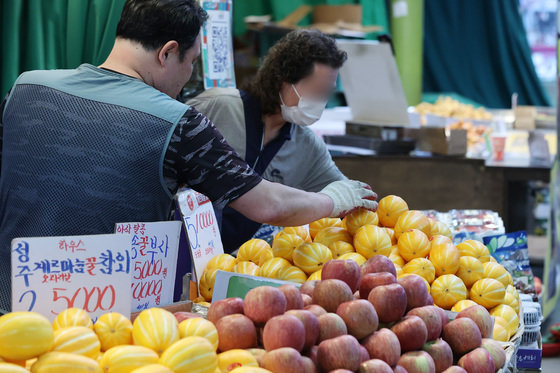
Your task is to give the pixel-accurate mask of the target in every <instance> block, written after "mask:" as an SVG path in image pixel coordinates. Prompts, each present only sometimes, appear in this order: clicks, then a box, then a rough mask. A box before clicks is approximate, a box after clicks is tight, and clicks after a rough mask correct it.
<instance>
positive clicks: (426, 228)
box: [394, 210, 431, 239]
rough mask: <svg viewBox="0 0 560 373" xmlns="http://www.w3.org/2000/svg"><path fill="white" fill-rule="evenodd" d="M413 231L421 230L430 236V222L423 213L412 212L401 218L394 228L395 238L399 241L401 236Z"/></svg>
mask: <svg viewBox="0 0 560 373" xmlns="http://www.w3.org/2000/svg"><path fill="white" fill-rule="evenodd" d="M411 229H419V230H421V231H422V232H424V234H425V235H426V236H427V235H429V234H430V229H431V228H430V221H429V220H428V218H427V217H426V215H424V213H423V212H421V211H417V210H410V211H407V212H405V213H403V214H402V215H401V216H399V218H398V219H397V223H396V224H395V227H394V230H395V236H396V237H397V239H398V238H399V237H400V236H401V234H403V233H404V232H406V231H409V230H411Z"/></svg>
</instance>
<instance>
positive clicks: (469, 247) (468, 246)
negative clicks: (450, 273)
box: [457, 240, 490, 263]
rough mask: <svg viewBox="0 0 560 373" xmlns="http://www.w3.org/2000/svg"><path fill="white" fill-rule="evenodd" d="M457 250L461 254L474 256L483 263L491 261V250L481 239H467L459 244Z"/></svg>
mask: <svg viewBox="0 0 560 373" xmlns="http://www.w3.org/2000/svg"><path fill="white" fill-rule="evenodd" d="M457 250H459V254H460V255H461V256H472V257H475V258H476V259H478V260H480V261H481V262H482V263H486V262H488V261H490V251H489V250H488V248H487V247H486V246H485V245H484V244H483V243H482V242H480V241H476V240H466V241H463V242H461V243H460V244H458V245H457Z"/></svg>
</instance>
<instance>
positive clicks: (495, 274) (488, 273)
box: [482, 262, 513, 286]
mask: <svg viewBox="0 0 560 373" xmlns="http://www.w3.org/2000/svg"><path fill="white" fill-rule="evenodd" d="M482 267H483V269H484V275H483V277H485V278H493V279H494V280H498V281H500V282H501V283H502V284H503V285H504V286H508V285H512V284H513V282H510V278H511V276H510V274H509V272H508V271H507V269H506V268H505V267H504V266H503V265H501V264H498V263H493V262H486V263H484V264H482Z"/></svg>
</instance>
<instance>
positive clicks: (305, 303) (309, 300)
mask: <svg viewBox="0 0 560 373" xmlns="http://www.w3.org/2000/svg"><path fill="white" fill-rule="evenodd" d="M301 299H303V307H304V308H305V307H307V306H309V305H310V304H311V303H312V302H313V298H311V297H310V296H309V295H307V294H301Z"/></svg>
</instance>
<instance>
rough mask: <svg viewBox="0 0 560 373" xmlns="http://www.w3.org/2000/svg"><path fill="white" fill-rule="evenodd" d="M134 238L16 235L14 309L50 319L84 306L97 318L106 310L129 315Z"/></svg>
mask: <svg viewBox="0 0 560 373" xmlns="http://www.w3.org/2000/svg"><path fill="white" fill-rule="evenodd" d="M129 247H130V237H129V236H123V235H94V236H70V237H37V238H16V239H14V240H13V241H12V245H11V251H12V309H13V311H35V312H39V313H41V314H43V315H44V316H46V317H47V318H49V319H50V320H51V321H52V320H54V318H55V317H56V316H57V315H58V314H59V313H60V312H61V311H63V310H65V309H67V308H71V307H77V308H82V309H84V310H86V311H87V312H88V313H89V314H90V316H91V317H92V318H93V319H94V320H96V319H97V318H98V317H99V316H101V315H102V314H104V313H107V312H120V313H122V314H124V315H127V316H129V315H130V309H131V307H130V304H131V300H130V286H131V285H130V284H131V273H132V270H133V268H132V259H131V253H130V249H129Z"/></svg>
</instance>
